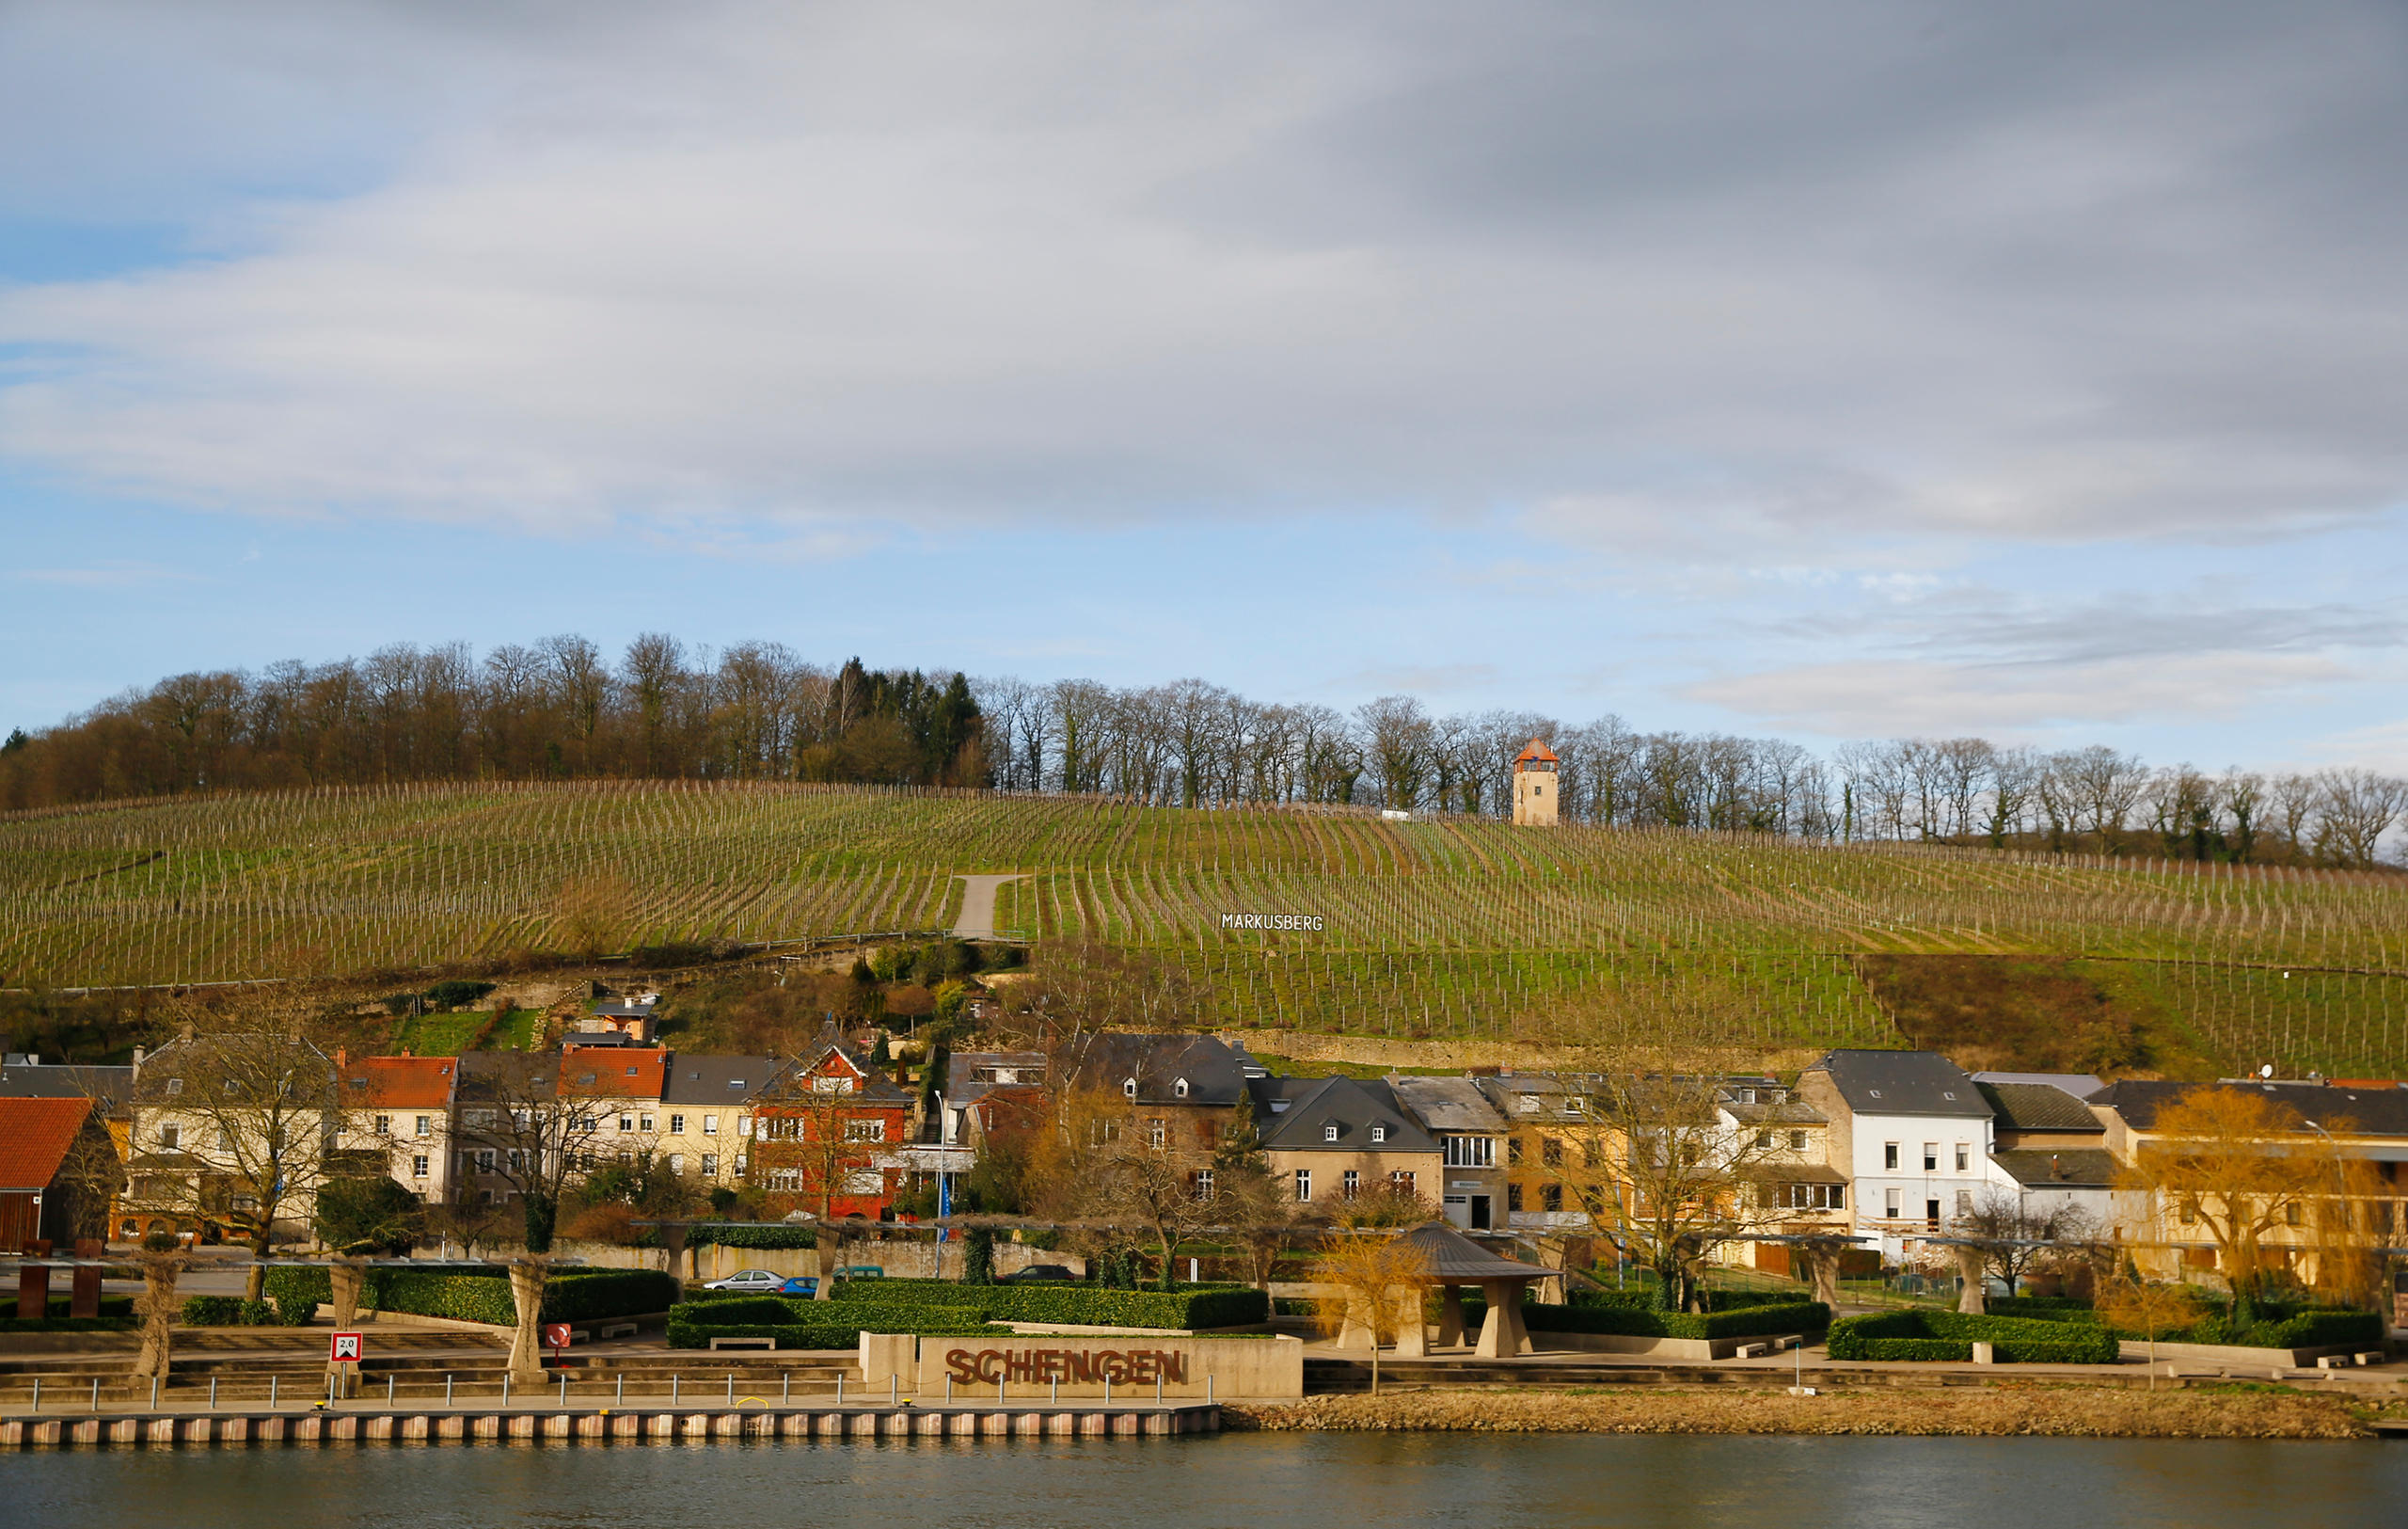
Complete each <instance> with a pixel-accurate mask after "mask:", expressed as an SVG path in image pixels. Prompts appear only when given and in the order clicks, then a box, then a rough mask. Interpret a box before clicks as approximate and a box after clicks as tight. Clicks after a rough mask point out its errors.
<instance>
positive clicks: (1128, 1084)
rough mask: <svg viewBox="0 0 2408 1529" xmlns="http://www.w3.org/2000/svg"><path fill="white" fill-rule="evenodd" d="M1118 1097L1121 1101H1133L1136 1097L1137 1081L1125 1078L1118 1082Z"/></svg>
mask: <svg viewBox="0 0 2408 1529" xmlns="http://www.w3.org/2000/svg"><path fill="white" fill-rule="evenodd" d="M1120 1097H1122V1098H1123V1099H1134V1098H1135V1097H1137V1080H1136V1079H1135V1078H1133V1077H1127V1078H1122V1079H1121V1080H1120Z"/></svg>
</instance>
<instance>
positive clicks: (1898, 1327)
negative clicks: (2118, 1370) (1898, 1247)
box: [1830, 1310, 2122, 1364]
mask: <svg viewBox="0 0 2408 1529" xmlns="http://www.w3.org/2000/svg"><path fill="white" fill-rule="evenodd" d="M1976 1343H1986V1344H1988V1345H1990V1346H1991V1348H1992V1351H1993V1357H1994V1358H1996V1359H1997V1361H1998V1362H2000V1363H2002V1364H2113V1363H2115V1360H2116V1358H2117V1357H2118V1355H2119V1354H2120V1353H2121V1352H2122V1348H2121V1346H2120V1345H2119V1344H2118V1343H2117V1342H2116V1339H2115V1334H2114V1333H2112V1332H2110V1331H2108V1330H2106V1329H2104V1328H2100V1327H2096V1326H2091V1325H2088V1324H2084V1323H2078V1322H2064V1321H2041V1320H2037V1319H2035V1318H2032V1317H2022V1316H1968V1315H1966V1314H1964V1313H1962V1312H1938V1311H1925V1310H1917V1311H1903V1312H1880V1313H1877V1314H1874V1315H1871V1316H1849V1317H1843V1318H1841V1319H1840V1320H1839V1321H1837V1322H1834V1323H1832V1324H1831V1331H1830V1354H1831V1358H1833V1359H1870V1360H1925V1361H1929V1360H1970V1359H1972V1357H1973V1345H1974V1344H1976Z"/></svg>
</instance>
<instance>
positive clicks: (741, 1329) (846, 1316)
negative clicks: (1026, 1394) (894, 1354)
mask: <svg viewBox="0 0 2408 1529" xmlns="http://www.w3.org/2000/svg"><path fill="white" fill-rule="evenodd" d="M1006 1331H1008V1329H1005V1328H996V1327H990V1326H988V1325H987V1324H986V1323H985V1322H983V1321H981V1320H980V1319H979V1315H978V1313H977V1312H976V1311H975V1310H974V1309H972V1308H969V1307H964V1306H934V1305H927V1304H922V1305H917V1306H911V1307H893V1306H879V1305H872V1304H869V1303H866V1302H851V1301H848V1302H844V1303H842V1304H841V1305H840V1304H839V1303H837V1302H834V1301H815V1300H806V1299H800V1298H797V1299H788V1298H784V1297H780V1296H744V1297H738V1298H736V1299H733V1300H698V1301H688V1302H685V1303H684V1304H682V1305H678V1306H673V1307H671V1308H670V1309H669V1346H670V1347H672V1348H707V1347H709V1346H710V1341H711V1340H712V1339H713V1338H769V1339H773V1340H775V1341H776V1343H777V1346H779V1347H780V1348H852V1347H857V1346H859V1345H860V1343H861V1339H862V1334H863V1332H903V1333H917V1334H921V1335H924V1336H926V1335H947V1334H955V1333H960V1334H994V1333H1003V1332H1006Z"/></svg>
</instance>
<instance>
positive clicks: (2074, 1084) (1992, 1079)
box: [1973, 1073, 2107, 1099]
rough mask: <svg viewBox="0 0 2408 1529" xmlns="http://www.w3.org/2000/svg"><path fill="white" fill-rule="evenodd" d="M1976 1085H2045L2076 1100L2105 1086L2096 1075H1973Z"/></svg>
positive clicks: (2088, 1095)
mask: <svg viewBox="0 0 2408 1529" xmlns="http://www.w3.org/2000/svg"><path fill="white" fill-rule="evenodd" d="M1973 1081H1974V1082H1976V1083H2046V1084H2048V1085H2049V1086H2050V1087H2051V1088H2057V1089H2063V1090H2065V1091H2067V1093H2070V1094H2072V1095H2073V1096H2074V1097H2075V1098H2077V1099H2087V1098H2089V1097H2090V1096H2091V1095H2092V1094H2094V1093H2097V1092H2098V1091H2099V1090H2101V1089H2103V1088H2105V1087H2106V1086H2107V1084H2106V1081H2105V1080H2104V1079H2103V1078H2101V1077H2099V1075H2098V1074H2096V1073H1975V1074H1974V1075H1973Z"/></svg>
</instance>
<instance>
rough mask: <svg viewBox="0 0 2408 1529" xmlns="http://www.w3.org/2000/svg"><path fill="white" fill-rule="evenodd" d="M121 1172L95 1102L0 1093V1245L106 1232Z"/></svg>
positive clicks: (11, 1247) (70, 1240)
mask: <svg viewBox="0 0 2408 1529" xmlns="http://www.w3.org/2000/svg"><path fill="white" fill-rule="evenodd" d="M120 1172H121V1169H120V1163H119V1157H118V1153H117V1143H116V1141H115V1140H114V1139H112V1138H111V1137H110V1135H109V1129H108V1124H107V1121H106V1119H105V1115H104V1112H103V1108H102V1107H101V1106H100V1105H99V1104H98V1103H97V1102H96V1101H94V1100H90V1099H85V1098H79V1097H75V1096H72V1095H53V1096H50V1097H41V1098H29V1097H25V1096H23V1095H19V1096H16V1097H0V1250H7V1251H8V1252H12V1253H13V1252H15V1251H17V1250H19V1249H21V1248H23V1247H24V1246H25V1244H27V1243H29V1242H32V1241H34V1240H36V1239H41V1240H44V1241H48V1242H51V1243H54V1244H56V1245H57V1246H58V1247H60V1248H68V1249H71V1248H72V1246H73V1245H74V1243H76V1242H77V1241H78V1240H80V1239H84V1238H103V1237H105V1236H106V1235H107V1234H108V1227H109V1206H110V1202H111V1197H112V1196H113V1194H114V1193H115V1191H116V1188H117V1186H118V1181H119V1176H120Z"/></svg>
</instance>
